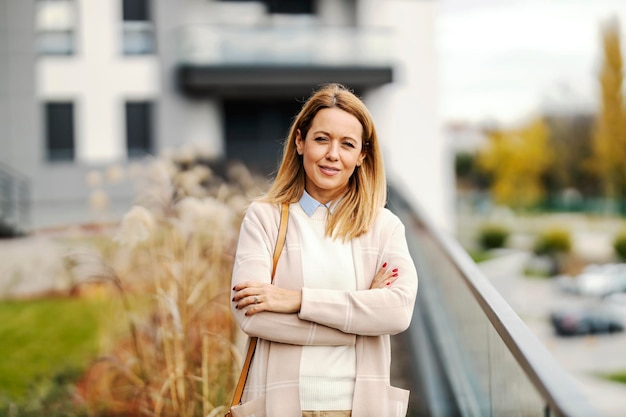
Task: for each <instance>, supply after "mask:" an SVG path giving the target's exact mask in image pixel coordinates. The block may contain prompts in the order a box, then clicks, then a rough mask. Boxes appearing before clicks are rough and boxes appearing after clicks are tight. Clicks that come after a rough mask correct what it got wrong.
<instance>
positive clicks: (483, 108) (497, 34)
mask: <svg viewBox="0 0 626 417" xmlns="http://www.w3.org/2000/svg"><path fill="white" fill-rule="evenodd" d="M612 17H616V18H617V19H618V20H619V22H620V27H621V33H622V38H621V39H622V49H623V50H626V0H440V2H439V5H438V17H437V24H436V47H437V53H438V69H439V80H438V83H439V89H440V92H441V96H440V110H441V115H442V118H443V120H444V122H449V121H455V122H463V121H465V122H475V123H484V122H490V123H494V122H495V123H498V124H501V125H515V124H519V123H523V122H524V121H525V120H527V119H528V118H530V117H532V116H533V115H536V114H539V113H541V112H542V111H544V110H545V109H550V110H553V109H557V110H560V111H578V110H583V111H584V110H587V111H594V110H595V108H596V107H597V102H598V101H597V100H598V95H599V92H598V82H597V72H598V69H599V68H600V65H601V62H602V55H601V49H600V48H601V25H602V24H603V23H604V22H606V21H608V19H610V18H612ZM625 61H626V59H625Z"/></svg>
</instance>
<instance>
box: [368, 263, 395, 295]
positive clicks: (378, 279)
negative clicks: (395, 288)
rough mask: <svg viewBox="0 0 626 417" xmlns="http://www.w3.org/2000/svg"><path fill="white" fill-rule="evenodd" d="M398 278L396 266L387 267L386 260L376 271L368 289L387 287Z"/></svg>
mask: <svg viewBox="0 0 626 417" xmlns="http://www.w3.org/2000/svg"><path fill="white" fill-rule="evenodd" d="M397 279H398V268H393V269H388V268H387V262H385V263H384V264H383V266H382V267H381V268H380V269H379V270H378V272H376V275H375V276H374V279H373V280H372V284H371V285H370V290H372V289H374V288H389V287H390V286H391V283H392V282H394V281H395V280H397Z"/></svg>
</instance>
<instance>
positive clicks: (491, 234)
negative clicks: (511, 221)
mask: <svg viewBox="0 0 626 417" xmlns="http://www.w3.org/2000/svg"><path fill="white" fill-rule="evenodd" d="M509 234H510V232H509V230H508V229H507V228H506V227H504V226H502V225H498V224H485V225H483V227H482V228H481V229H480V232H479V233H478V244H479V245H480V247H481V248H483V249H485V250H489V249H496V248H502V247H504V245H505V244H506V240H507V239H508V237H509Z"/></svg>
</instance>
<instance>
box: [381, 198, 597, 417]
mask: <svg viewBox="0 0 626 417" xmlns="http://www.w3.org/2000/svg"><path fill="white" fill-rule="evenodd" d="M389 200H390V208H391V209H392V210H393V211H394V212H395V213H396V214H397V215H398V216H399V217H400V218H401V219H402V220H403V222H404V224H405V225H406V227H407V240H408V243H409V248H410V250H411V253H412V255H413V257H414V260H415V263H416V266H417V269H418V275H419V293H418V299H417V302H418V303H420V304H421V307H420V309H419V311H420V312H421V314H422V315H423V316H424V315H425V316H427V317H420V319H422V320H424V321H427V322H428V323H429V326H428V327H429V329H430V333H431V334H430V337H432V338H433V343H434V345H435V346H436V347H437V352H436V354H437V355H439V356H440V358H441V362H442V363H443V369H444V372H445V373H446V377H447V379H448V381H449V385H450V387H451V390H452V391H453V394H454V397H455V399H456V402H457V406H458V410H459V412H460V413H461V415H462V416H472V417H474V416H475V417H491V416H493V417H508V416H516V417H519V416H521V417H547V416H564V417H591V416H594V417H597V416H599V415H600V414H599V413H598V412H597V411H596V410H594V409H593V408H592V407H591V406H590V404H589V402H588V401H586V399H585V397H584V396H583V395H582V394H581V393H580V392H579V391H578V389H577V388H576V387H575V385H574V384H573V381H572V380H571V378H570V377H569V376H568V375H567V374H565V372H564V371H563V370H562V369H561V368H560V367H559V365H558V364H557V363H556V361H555V359H554V358H553V357H552V356H551V355H550V354H549V353H548V351H547V349H546V348H545V347H544V346H543V345H541V343H540V342H539V340H538V339H537V338H536V336H535V335H534V334H533V333H532V332H531V331H530V330H529V329H528V327H526V325H525V324H524V323H523V322H522V320H521V319H520V318H519V317H518V316H517V314H515V312H514V311H513V310H512V309H511V307H510V306H509V305H508V304H507V303H506V302H505V301H504V299H503V298H502V296H500V294H499V293H498V292H497V291H496V290H495V288H494V287H493V286H492V285H491V283H490V282H489V281H488V280H487V279H486V278H485V277H484V276H483V275H482V273H481V272H480V270H479V269H478V268H477V266H476V264H475V263H474V262H473V261H472V260H471V258H469V256H468V255H467V253H466V252H465V251H463V249H462V248H460V246H459V245H458V244H457V243H456V242H455V241H454V240H453V239H452V238H450V237H449V236H446V235H444V234H441V233H438V232H437V231H436V230H434V229H432V228H430V227H429V226H428V224H427V223H426V222H424V221H423V220H422V218H418V217H417V215H416V212H415V211H414V210H413V209H412V208H411V207H410V206H409V205H408V204H407V203H406V201H405V200H403V199H402V198H401V197H400V196H399V195H398V194H396V193H395V192H392V193H391V195H390V199H389ZM409 331H411V330H409Z"/></svg>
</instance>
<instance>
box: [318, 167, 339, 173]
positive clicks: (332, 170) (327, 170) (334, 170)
mask: <svg viewBox="0 0 626 417" xmlns="http://www.w3.org/2000/svg"><path fill="white" fill-rule="evenodd" d="M320 170H322V172H323V173H325V174H327V175H335V174H337V173H338V172H339V169H337V168H332V167H327V166H320Z"/></svg>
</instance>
